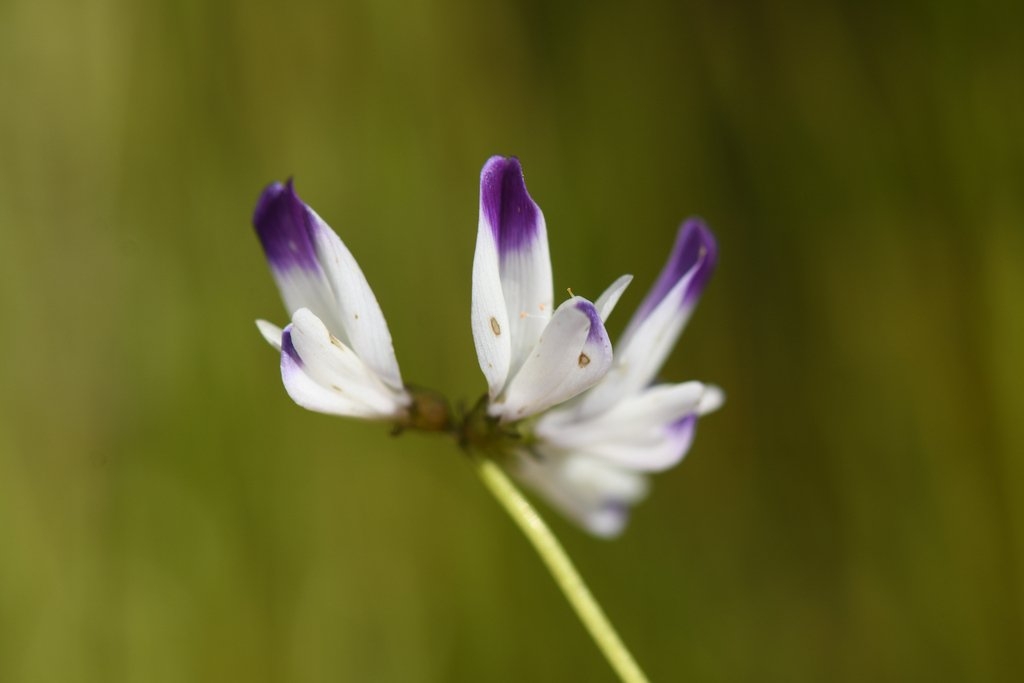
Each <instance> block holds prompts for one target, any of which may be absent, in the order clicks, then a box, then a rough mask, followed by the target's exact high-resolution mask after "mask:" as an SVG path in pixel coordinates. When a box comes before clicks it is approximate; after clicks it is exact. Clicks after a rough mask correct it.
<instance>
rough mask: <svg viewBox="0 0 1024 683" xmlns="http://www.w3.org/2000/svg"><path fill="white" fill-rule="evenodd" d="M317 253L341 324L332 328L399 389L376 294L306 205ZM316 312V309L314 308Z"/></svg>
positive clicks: (388, 334)
mask: <svg viewBox="0 0 1024 683" xmlns="http://www.w3.org/2000/svg"><path fill="white" fill-rule="evenodd" d="M307 211H308V212H309V220H310V231H311V234H312V236H313V244H314V246H315V247H316V252H317V257H318V259H319V260H320V264H321V266H322V267H323V270H324V272H325V273H326V275H327V280H328V282H330V284H331V289H332V291H333V292H334V299H335V313H336V315H337V317H338V319H339V320H340V321H341V327H340V328H333V327H332V328H331V329H332V330H333V331H335V334H337V335H338V337H339V338H340V339H341V341H342V342H343V343H345V344H346V345H348V346H350V347H351V348H352V350H353V351H355V353H356V354H357V355H358V356H359V358H361V359H362V360H363V362H364V363H366V365H368V366H369V367H370V368H371V369H372V370H373V371H374V372H375V373H376V374H377V375H378V376H379V377H380V378H381V379H382V380H384V382H385V383H386V384H387V385H388V386H390V387H391V388H393V389H398V390H400V389H402V387H403V384H402V375H401V373H400V372H399V369H398V359H397V358H395V347H394V344H393V343H392V341H391V332H390V331H389V330H388V324H387V322H386V321H385V320H384V313H383V312H382V311H381V309H380V304H378V303H377V297H375V296H374V295H373V290H372V289H370V283H368V282H367V281H366V276H365V275H363V271H362V269H361V268H360V267H359V264H358V263H356V260H355V258H354V257H353V256H352V252H350V251H349V250H348V247H346V246H345V243H344V242H342V241H341V238H339V237H338V235H337V234H335V232H334V231H333V230H331V228H330V226H329V225H327V223H325V222H324V221H323V219H321V218H320V216H318V215H317V214H316V212H315V211H313V210H312V209H310V208H308V207H307ZM314 313H315V311H314Z"/></svg>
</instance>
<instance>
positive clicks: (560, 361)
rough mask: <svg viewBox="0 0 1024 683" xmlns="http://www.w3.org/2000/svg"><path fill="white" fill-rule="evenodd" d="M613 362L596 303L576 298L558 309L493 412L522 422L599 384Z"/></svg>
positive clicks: (493, 408)
mask: <svg viewBox="0 0 1024 683" xmlns="http://www.w3.org/2000/svg"><path fill="white" fill-rule="evenodd" d="M611 363H612V345H611V342H610V341H609V340H608V333H607V332H606V331H605V329H604V324H603V323H602V322H601V317H600V316H599V315H598V314H597V309H595V308H594V305H593V304H592V303H590V302H589V301H587V300H586V299H583V298H581V297H573V298H571V299H569V300H568V301H566V302H565V303H563V304H562V305H561V306H559V307H558V310H557V311H555V314H554V316H553V317H552V318H551V322H550V323H549V324H548V326H547V327H546V328H545V329H544V334H543V336H542V337H541V339H540V341H539V342H538V343H537V346H536V348H535V349H534V350H533V353H532V354H531V355H530V357H529V358H528V359H527V360H526V362H525V363H524V364H523V367H522V369H521V370H520V371H519V372H518V373H517V374H516V375H515V377H513V378H512V380H511V382H509V384H508V387H507V388H506V389H505V391H504V392H503V394H502V395H501V396H500V397H499V398H498V400H497V401H496V402H494V403H492V404H491V407H490V413H491V415H494V416H495V417H500V418H501V419H502V420H503V421H512V420H519V419H522V418H524V417H527V416H529V415H533V414H535V413H539V412H541V411H542V410H546V409H548V408H550V407H551V406H554V405H557V404H559V403H562V402H563V401H567V400H569V399H570V398H572V397H574V396H576V395H577V394H579V393H581V392H583V391H586V390H587V389H589V388H590V387H592V386H594V384H596V383H597V382H598V381H600V380H601V378H602V377H604V375H605V373H606V372H608V368H610V367H611Z"/></svg>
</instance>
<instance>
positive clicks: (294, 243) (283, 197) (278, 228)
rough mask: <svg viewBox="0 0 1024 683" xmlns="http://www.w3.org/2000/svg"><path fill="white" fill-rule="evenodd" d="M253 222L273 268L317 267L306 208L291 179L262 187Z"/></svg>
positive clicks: (307, 209) (308, 268) (308, 212)
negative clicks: (263, 188)
mask: <svg viewBox="0 0 1024 683" xmlns="http://www.w3.org/2000/svg"><path fill="white" fill-rule="evenodd" d="M252 223H253V226H254V227H255V228H256V234H257V235H259V238H260V243H261V244H262V245H263V252H264V253H265V254H266V256H267V261H269V262H270V265H271V267H272V268H274V269H275V270H289V269H291V268H305V269H307V270H316V269H318V268H319V267H320V266H319V264H318V263H317V260H316V250H315V249H314V247H313V239H312V225H311V216H310V211H309V207H307V206H306V205H305V204H304V203H303V202H302V200H301V199H299V196H298V195H297V194H296V193H295V187H294V185H293V184H292V180H291V178H289V179H288V181H287V182H286V183H284V184H281V183H271V184H270V185H268V186H267V188H266V189H265V190H263V193H262V194H261V195H260V198H259V201H257V202H256V210H255V211H254V212H253V216H252Z"/></svg>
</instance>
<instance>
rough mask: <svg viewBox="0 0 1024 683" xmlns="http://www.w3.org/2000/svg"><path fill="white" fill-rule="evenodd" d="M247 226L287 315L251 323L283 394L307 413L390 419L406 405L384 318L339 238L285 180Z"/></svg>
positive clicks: (263, 197) (265, 196)
mask: <svg viewBox="0 0 1024 683" xmlns="http://www.w3.org/2000/svg"><path fill="white" fill-rule="evenodd" d="M253 224H254V226H255V227H256V232H257V234H258V235H259V238H260V242H261V243H262V244H263V251H264V253H265V254H266V256H267V261H268V262H269V263H270V270H271V273H273V276H274V280H275V281H276V282H277V286H278V289H279V290H280V291H281V296H282V298H283V299H284V303H285V307H286V308H287V309H288V312H289V314H290V315H291V324H290V325H288V326H287V327H285V328H284V330H282V329H281V328H279V327H277V326H275V325H272V324H271V323H269V322H266V321H265V320H257V321H256V325H257V326H258V327H259V330H260V332H261V333H262V334H263V336H264V338H265V339H266V340H267V341H268V342H270V344H271V345H272V346H274V348H276V349H278V350H279V351H280V352H281V379H282V380H283V381H284V386H285V389H286V390H287V391H288V395H289V396H291V397H292V400H294V401H295V402H296V403H298V404H299V405H300V406H302V407H304V408H308V409H309V410H315V411H317V412H321V413H330V414H333V415H345V416H349V417H360V418H365V419H371V420H372V419H379V420H384V419H394V418H399V417H401V416H403V415H404V414H405V411H406V409H407V407H408V405H409V403H410V397H409V394H408V393H407V392H406V390H405V388H404V386H403V384H402V377H401V374H400V373H399V371H398V361H397V360H396V359H395V350H394V347H393V346H392V343H391V333H390V332H389V331H388V326H387V323H386V322H385V321H384V315H383V313H381V310H380V306H379V305H378V303H377V299H376V297H374V295H373V291H372V290H371V289H370V285H369V284H368V283H367V282H366V278H365V277H364V276H363V273H362V271H361V270H360V269H359V265H358V264H357V263H356V261H355V259H354V258H353V257H352V254H351V253H350V252H349V250H348V249H347V248H346V247H345V245H344V243H342V241H341V239H339V238H338V236H337V235H336V234H335V233H334V231H333V230H331V228H330V226H328V225H327V223H325V222H324V221H323V220H322V219H321V218H320V217H319V216H318V215H317V214H316V213H315V212H314V211H313V210H312V209H311V208H309V207H308V206H307V205H306V204H304V203H303V202H302V200H300V199H299V197H298V195H296V194H295V189H294V188H293V187H292V182H291V181H290V180H289V181H288V183H287V184H285V185H281V184H280V183H274V184H272V185H270V186H269V187H267V189H266V190H264V191H263V194H262V195H261V196H260V199H259V202H258V204H257V205H256V211H255V214H254V215H253Z"/></svg>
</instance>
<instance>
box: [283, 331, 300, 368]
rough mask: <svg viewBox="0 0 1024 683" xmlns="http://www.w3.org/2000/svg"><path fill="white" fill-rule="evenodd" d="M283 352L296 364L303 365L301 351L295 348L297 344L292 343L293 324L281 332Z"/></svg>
mask: <svg viewBox="0 0 1024 683" xmlns="http://www.w3.org/2000/svg"><path fill="white" fill-rule="evenodd" d="M281 353H282V354H284V355H286V356H288V358H289V359H291V361H292V362H293V363H295V365H296V366H298V367H300V368H301V367H302V359H301V358H300V357H299V352H298V351H296V350H295V344H293V343H292V326H291V325H289V326H288V327H286V328H284V331H283V332H281Z"/></svg>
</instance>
